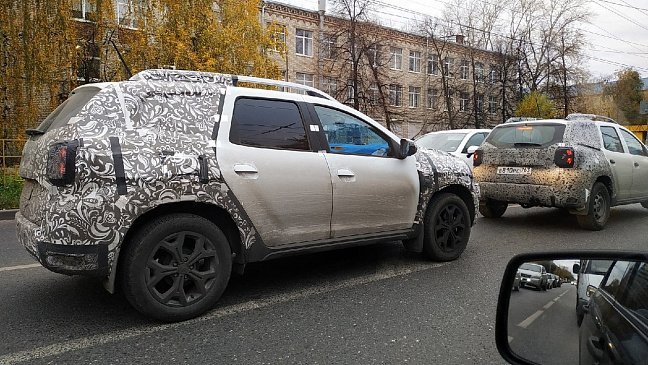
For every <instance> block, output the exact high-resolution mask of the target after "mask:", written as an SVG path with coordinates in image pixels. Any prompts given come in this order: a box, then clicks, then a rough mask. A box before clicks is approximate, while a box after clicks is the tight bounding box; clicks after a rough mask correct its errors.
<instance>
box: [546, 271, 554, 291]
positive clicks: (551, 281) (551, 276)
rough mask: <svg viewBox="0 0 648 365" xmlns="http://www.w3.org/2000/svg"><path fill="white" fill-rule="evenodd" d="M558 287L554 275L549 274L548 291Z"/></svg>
mask: <svg viewBox="0 0 648 365" xmlns="http://www.w3.org/2000/svg"><path fill="white" fill-rule="evenodd" d="M555 287H556V279H554V277H553V274H551V273H547V289H553V288H555Z"/></svg>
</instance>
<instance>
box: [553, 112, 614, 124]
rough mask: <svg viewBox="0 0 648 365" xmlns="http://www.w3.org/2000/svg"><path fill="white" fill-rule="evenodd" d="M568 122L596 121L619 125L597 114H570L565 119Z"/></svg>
mask: <svg viewBox="0 0 648 365" xmlns="http://www.w3.org/2000/svg"><path fill="white" fill-rule="evenodd" d="M565 119H566V120H594V121H598V122H609V123H615V124H619V123H617V121H616V120H614V119H612V118H609V117H606V116H603V115H596V114H582V113H572V114H569V115H568V116H567V117H565Z"/></svg>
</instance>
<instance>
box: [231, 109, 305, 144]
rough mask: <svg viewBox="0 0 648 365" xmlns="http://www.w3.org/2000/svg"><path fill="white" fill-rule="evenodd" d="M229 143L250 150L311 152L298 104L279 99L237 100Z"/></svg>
mask: <svg viewBox="0 0 648 365" xmlns="http://www.w3.org/2000/svg"><path fill="white" fill-rule="evenodd" d="M230 142H232V143H236V144H240V145H245V146H251V147H261V148H273V149H287V150H310V148H309V145H308V139H307V137H306V129H305V128H304V124H303V123H302V118H301V114H300V113H299V109H298V108H297V105H296V104H295V103H292V102H287V101H279V100H265V99H248V98H239V99H237V100H236V102H235V104H234V115H233V116H232V128H231V131H230Z"/></svg>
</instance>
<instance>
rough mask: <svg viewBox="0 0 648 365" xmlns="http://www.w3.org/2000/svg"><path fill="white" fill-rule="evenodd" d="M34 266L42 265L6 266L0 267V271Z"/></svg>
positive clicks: (39, 265)
mask: <svg viewBox="0 0 648 365" xmlns="http://www.w3.org/2000/svg"><path fill="white" fill-rule="evenodd" d="M35 267H42V266H41V264H29V265H18V266H7V267H0V272H2V271H13V270H22V269H33V268H35Z"/></svg>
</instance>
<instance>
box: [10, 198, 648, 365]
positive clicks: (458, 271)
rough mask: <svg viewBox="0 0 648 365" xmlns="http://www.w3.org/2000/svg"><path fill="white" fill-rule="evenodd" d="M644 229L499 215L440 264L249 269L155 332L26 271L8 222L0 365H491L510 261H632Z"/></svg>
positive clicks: (402, 258) (638, 220) (106, 302)
mask: <svg viewBox="0 0 648 365" xmlns="http://www.w3.org/2000/svg"><path fill="white" fill-rule="evenodd" d="M646 222H648V210H645V209H643V208H642V207H641V206H640V205H638V204H636V205H632V206H626V207H619V208H615V209H613V210H612V216H611V218H610V222H609V224H608V226H607V227H606V229H605V230H604V231H601V232H589V231H584V230H581V229H579V228H577V224H576V222H575V219H574V218H573V217H571V216H569V215H566V214H562V213H560V211H558V210H556V209H540V208H534V209H523V208H519V207H516V208H510V209H509V211H507V212H506V214H505V216H504V217H503V218H502V219H500V220H487V219H483V218H479V219H478V220H477V224H476V225H475V226H474V228H473V233H472V237H471V240H470V243H469V246H468V248H467V250H466V251H465V252H464V254H463V255H462V257H461V258H460V259H458V260H456V261H454V262H450V263H443V264H441V263H435V262H429V261H426V260H423V259H421V258H420V257H418V256H416V255H411V254H408V253H406V252H405V251H404V250H403V249H402V248H401V245H400V244H399V243H395V242H391V243H384V244H379V245H374V246H368V247H361V248H352V249H345V250H339V251H334V252H327V253H321V254H312V255H304V256H298V257H292V258H286V259H280V260H276V261H269V262H263V263H257V264H252V265H249V266H248V267H247V269H246V274H245V275H244V276H242V277H235V278H233V280H232V282H231V283H230V285H229V287H228V289H227V290H226V292H225V294H224V296H223V298H222V300H221V301H220V302H219V304H218V305H217V306H216V307H215V308H214V309H213V310H212V311H210V312H208V313H207V314H206V315H204V316H202V317H200V318H198V319H195V320H191V321H187V322H184V323H179V324H161V323H157V322H151V321H149V320H147V319H145V318H143V317H141V316H140V315H138V314H137V313H136V312H134V311H133V310H132V309H131V308H130V307H129V306H128V304H126V302H125V301H124V299H123V298H122V297H121V296H119V295H110V294H108V293H106V292H105V291H104V290H103V288H102V287H101V285H100V284H99V283H98V282H96V281H93V280H91V279H88V278H83V277H66V276H62V275H58V274H54V273H51V272H49V271H47V270H45V269H43V268H41V267H37V266H35V265H33V264H34V261H33V260H32V259H31V257H29V255H27V254H26V253H25V251H24V250H23V249H22V248H21V247H19V246H18V243H17V241H16V238H15V229H14V224H15V223H14V222H13V221H0V323H2V324H3V326H2V327H3V328H2V331H1V332H0V333H2V341H0V364H14V363H21V362H22V363H30V364H32V363H33V364H77V363H94V362H96V363H101V364H104V363H105V364H126V363H128V364H130V363H181V364H185V363H186V364H204V363H218V364H239V363H240V364H285V363H290V364H358V363H360V364H393V363H413V364H430V363H439V364H489V363H493V364H501V363H503V360H502V359H501V357H500V356H499V354H498V353H497V350H496V347H495V339H494V332H495V331H494V329H495V312H496V304H497V296H498V290H499V285H500V281H501V276H502V273H503V271H504V268H505V266H506V263H507V262H508V260H509V259H510V258H511V257H512V256H513V255H515V254H517V253H522V252H536V251H547V250H565V249H593V248H599V249H635V250H637V249H642V248H643V249H645V247H646V246H645V245H646V243H645V242H646V240H645V237H647V236H648V224H646ZM24 265H27V266H24ZM559 293H560V291H559V290H556V289H553V290H552V291H549V292H548V293H547V298H543V301H540V304H542V305H544V304H547V303H548V301H549V300H551V299H552V298H555V297H556V296H557V294H559ZM516 294H522V295H526V294H538V295H545V293H539V292H532V291H530V290H526V289H523V291H522V292H521V293H516ZM545 299H546V301H544V300H545ZM563 300H564V302H565V303H566V304H569V301H572V300H573V298H570V297H568V296H567V295H565V296H563V297H562V298H561V299H560V300H559V301H558V302H557V303H556V304H554V305H553V306H556V307H557V306H558V305H559V304H560V303H561V302H562V301H563ZM569 306H570V305H568V307H569ZM572 307H573V306H572ZM552 308H553V307H551V308H549V309H552ZM549 313H550V312H549V311H547V313H546V315H548V314H549ZM538 323H540V322H538ZM534 324H537V323H534ZM512 335H513V337H514V340H513V342H515V341H516V339H520V334H519V333H512ZM550 351H551V349H547V353H550Z"/></svg>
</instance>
